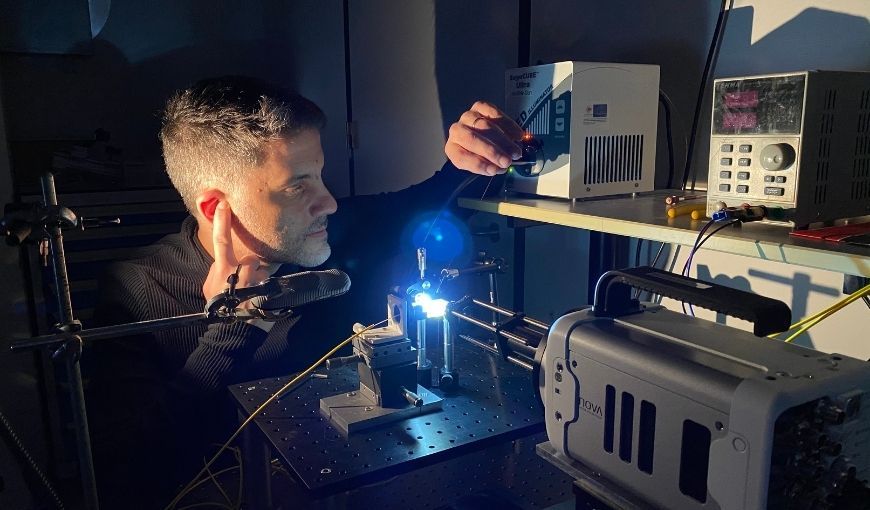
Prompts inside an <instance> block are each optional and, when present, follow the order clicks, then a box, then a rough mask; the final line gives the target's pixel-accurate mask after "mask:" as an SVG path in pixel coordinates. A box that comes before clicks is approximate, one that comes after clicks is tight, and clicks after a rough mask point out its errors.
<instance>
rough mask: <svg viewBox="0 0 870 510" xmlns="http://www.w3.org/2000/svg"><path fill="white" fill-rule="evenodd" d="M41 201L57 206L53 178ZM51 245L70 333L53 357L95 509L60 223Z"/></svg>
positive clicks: (63, 322)
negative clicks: (63, 379) (64, 380)
mask: <svg viewBox="0 0 870 510" xmlns="http://www.w3.org/2000/svg"><path fill="white" fill-rule="evenodd" d="M40 183H41V185H42V198H43V202H44V205H45V207H47V208H49V207H56V206H57V193H56V191H55V188H54V175H52V174H51V173H46V174H45V175H43V176H42V178H41V180H40ZM48 234H49V236H50V237H49V242H50V243H51V256H52V258H51V262H52V268H53V270H54V284H55V289H56V292H57V301H58V309H59V310H58V312H59V318H60V323H59V324H58V325H57V326H56V329H57V330H58V332H63V333H68V334H71V336H69V337H68V338H67V339H66V340H65V341H64V342H63V344H62V345H61V346H60V348H58V349H57V350H56V351H55V352H54V354H53V355H52V356H53V357H54V358H57V357H60V356H62V357H63V359H64V365H65V367H66V372H67V377H68V379H69V385H70V388H69V392H70V408H71V410H72V414H73V424H74V425H75V433H76V449H77V451H78V457H79V471H80V477H81V484H82V491H83V494H84V503H85V506H86V507H87V508H93V509H98V508H99V506H100V504H99V498H98V497H97V480H96V476H95V473H94V459H93V456H92V455H91V436H90V434H89V432H88V415H87V411H86V410H85V394H84V390H83V386H82V373H81V370H80V367H79V358H80V356H81V352H82V339H81V338H80V337H78V336H76V335H75V333H76V332H77V331H79V330H81V323H80V322H79V321H77V320H75V318H74V317H73V311H72V300H71V298H70V291H69V277H68V275H67V272H66V257H65V255H64V250H63V231H62V229H61V227H60V225H59V224H57V223H55V224H54V225H52V226H50V227H49V228H48Z"/></svg>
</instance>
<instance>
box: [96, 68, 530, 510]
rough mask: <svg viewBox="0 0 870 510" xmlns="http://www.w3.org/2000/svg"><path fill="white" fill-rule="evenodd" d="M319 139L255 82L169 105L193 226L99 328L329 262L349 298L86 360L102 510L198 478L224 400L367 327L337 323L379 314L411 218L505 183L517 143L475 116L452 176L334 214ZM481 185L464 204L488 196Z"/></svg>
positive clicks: (157, 499) (128, 287)
mask: <svg viewBox="0 0 870 510" xmlns="http://www.w3.org/2000/svg"><path fill="white" fill-rule="evenodd" d="M323 124H324V116H323V113H322V112H321V111H320V109H319V108H318V107H317V106H316V105H314V104H313V103H311V102H310V101H308V100H307V99H305V98H302V97H301V96H298V95H296V94H293V93H290V92H287V91H284V90H282V89H280V88H278V87H275V86H272V85H269V84H266V83H263V82H260V81H258V80H255V79H251V78H241V77H226V78H218V79H212V80H206V81H202V82H200V83H198V84H196V85H194V86H193V87H191V88H189V89H186V90H183V91H181V92H178V93H177V94H176V95H175V96H174V97H172V98H171V99H170V100H169V102H168V104H167V106H166V110H165V113H164V117H163V127H162V129H161V132H160V139H161V141H162V144H163V154H164V159H165V162H166V170H167V173H168V174H169V177H170V179H171V180H172V183H173V185H174V186H175V187H176V189H177V190H178V192H179V193H180V195H181V197H182V199H183V200H184V203H185V205H186V206H187V208H188V209H189V211H190V213H191V216H190V217H189V218H188V219H187V220H185V222H184V223H183V225H182V229H181V232H180V233H179V234H174V235H171V236H168V237H166V238H164V239H163V240H161V241H160V242H158V243H157V244H156V245H155V246H153V247H151V248H150V249H149V251H148V254H147V255H145V256H142V257H140V258H136V259H134V260H131V261H128V262H124V263H120V264H116V265H115V266H113V267H112V268H111V270H110V271H109V272H108V275H107V277H106V278H105V281H104V283H103V285H104V286H103V302H102V304H101V306H100V307H99V309H98V319H99V320H100V322H101V323H103V324H109V323H121V322H130V321H141V320H149V319H157V318H161V317H168V316H176V315H182V314H190V313H197V312H200V311H202V309H203V306H204V304H205V301H206V300H207V299H208V298H210V297H213V296H215V295H217V294H219V293H220V292H222V291H223V290H224V289H225V287H226V285H227V283H226V282H227V277H228V276H229V275H230V274H232V273H234V272H235V271H236V270H237V268H240V269H239V273H238V275H239V281H238V287H240V288H241V287H246V286H250V285H254V284H256V283H258V282H260V281H262V280H263V279H265V278H266V277H269V276H270V275H274V274H290V273H293V272H296V271H299V270H301V269H302V268H310V267H316V266H320V265H322V264H323V263H324V262H326V261H327V259H329V258H330V253H331V251H332V247H334V248H335V256H334V257H333V258H332V259H331V260H330V263H331V265H332V266H335V267H340V268H342V269H343V270H345V271H346V272H348V273H349V275H350V276H351V278H352V281H353V289H352V290H351V292H349V293H348V294H347V295H346V296H342V297H341V298H338V299H335V300H329V301H328V302H322V303H320V304H318V305H316V306H311V307H306V308H304V309H302V310H300V311H301V315H300V314H297V315H295V316H294V317H292V318H289V319H285V320H282V321H278V322H277V323H270V322H264V321H260V320H252V321H249V322H239V323H235V324H212V325H209V326H191V327H186V328H179V329H175V330H170V331H163V332H158V333H154V334H150V335H143V336H141V337H137V338H127V339H123V340H118V341H115V340H112V341H105V342H101V343H99V344H97V345H96V346H95V347H94V348H93V349H91V350H92V352H91V353H88V354H86V359H87V358H88V357H89V358H90V360H91V361H92V362H93V363H92V364H93V365H94V368H93V380H92V385H91V391H90V395H89V398H90V401H91V402H90V404H91V407H90V413H89V414H90V416H91V419H92V421H93V427H92V431H93V433H92V435H93V442H94V449H95V458H96V462H97V464H96V467H97V478H98V483H99V485H100V489H101V491H102V497H103V501H104V503H105V505H106V507H108V508H114V507H124V508H135V507H137V506H141V507H143V508H150V507H154V506H156V505H159V504H161V503H162V504H165V503H166V502H167V501H168V500H169V499H171V497H172V494H173V492H174V491H175V490H177V487H178V485H179V484H180V483H183V482H186V481H187V480H188V479H189V478H190V477H191V476H192V475H193V474H195V473H196V472H197V471H198V469H197V464H198V463H200V462H201V459H202V457H203V456H204V455H206V453H207V450H208V446H209V443H213V442H222V440H223V439H224V438H225V437H226V434H227V432H228V431H230V430H232V425H233V420H232V418H233V416H234V415H233V413H232V411H231V410H230V409H228V400H227V396H226V391H225V388H226V386H227V385H230V384H234V383H238V382H242V381H246V380H252V379H257V378H262V377H267V376H276V375H287V374H289V373H291V372H293V371H296V370H299V369H301V368H304V367H305V366H307V365H308V364H310V363H311V362H312V361H313V360H315V359H317V357H319V356H320V355H322V353H323V352H325V351H327V350H328V349H329V348H330V347H331V346H332V345H334V344H335V343H337V342H338V341H340V340H341V339H342V338H344V337H346V336H347V333H348V332H349V331H350V326H351V324H353V323H354V322H355V321H357V320H360V319H359V318H358V317H354V316H346V315H344V314H343V312H342V311H344V310H347V311H350V313H357V312H356V311H357V310H360V312H359V313H362V310H363V309H372V306H373V305H374V309H377V310H380V311H381V313H382V311H383V303H384V296H385V290H386V288H387V286H388V285H389V284H390V283H396V282H385V281H379V280H378V278H381V277H382V275H383V274H384V273H383V268H380V269H377V266H378V265H379V264H380V265H382V264H381V263H382V262H383V261H384V260H389V259H390V257H392V256H393V255H395V254H396V251H397V250H398V242H397V240H398V238H399V232H400V231H401V229H402V227H403V226H404V223H405V222H406V221H407V218H408V217H409V213H411V212H414V211H426V210H430V211H431V210H436V209H439V208H440V207H441V206H442V205H443V203H444V201H445V200H446V198H447V197H448V196H449V195H450V194H451V192H452V191H453V190H454V189H455V188H456V187H457V186H458V185H459V183H460V182H462V181H464V180H465V179H466V177H467V175H468V174H467V173H465V172H461V171H459V170H458V169H462V170H466V171H469V172H472V173H475V174H481V175H485V176H494V175H496V174H500V173H503V172H504V169H505V168H506V167H507V166H508V165H509V164H510V161H511V159H512V158H516V157H519V154H520V149H519V147H518V146H517V145H516V143H515V142H514V141H515V140H519V139H520V137H521V135H522V132H521V130H520V128H519V127H518V126H517V125H516V124H515V123H514V122H513V121H512V120H510V119H508V118H506V117H505V116H504V115H503V114H502V113H501V112H499V111H498V109H496V108H495V107H493V106H492V105H489V104H487V103H482V102H478V103H475V104H474V106H472V107H471V109H470V110H469V111H467V112H465V113H464V114H463V115H462V116H461V118H460V119H459V120H458V122H456V123H455V124H453V125H452V126H451V128H450V133H449V138H448V140H447V144H446V146H445V152H446V154H447V156H448V158H449V159H450V162H451V163H452V164H451V163H448V164H446V165H445V166H444V168H442V169H441V170H440V171H439V172H437V173H436V174H435V175H434V176H433V177H431V178H430V179H428V180H427V181H425V182H423V183H421V184H418V185H416V186H412V187H410V188H408V189H406V190H403V191H401V192H397V193H387V194H382V195H378V196H367V197H357V198H353V199H349V200H346V201H345V202H343V203H342V205H341V207H340V208H339V207H338V204H337V202H336V200H335V199H334V198H333V197H332V195H330V193H329V191H328V190H327V189H326V187H325V186H324V183H323V180H322V176H321V172H322V169H323V166H324V155H323V151H322V148H321V145H320V132H319V130H320V129H321V128H322V126H323ZM479 181H483V182H481V183H480V184H481V186H478V187H477V188H476V189H475V188H474V187H471V188H469V190H470V191H469V192H470V193H480V190H481V189H482V188H483V187H484V186H485V185H486V182H485V179H479ZM337 211H338V212H337ZM327 227H328V229H327ZM331 245H332V247H331ZM379 318H382V317H377V318H375V319H379ZM200 465H201V464H200Z"/></svg>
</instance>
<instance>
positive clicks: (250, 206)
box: [229, 129, 337, 267]
mask: <svg viewBox="0 0 870 510" xmlns="http://www.w3.org/2000/svg"><path fill="white" fill-rule="evenodd" d="M266 155H267V156H266V159H265V161H264V162H263V164H262V165H260V166H259V167H257V168H254V169H253V170H252V171H250V172H249V175H248V176H246V177H245V178H243V179H242V181H241V182H242V184H241V185H240V187H239V189H237V190H230V192H229V193H230V196H231V197H232V202H231V207H232V209H233V213H234V214H235V215H236V217H237V218H238V220H239V221H238V223H236V224H235V225H234V226H235V229H234V230H235V233H236V235H237V237H238V238H239V241H241V242H242V243H244V244H245V246H247V247H248V248H249V249H250V250H251V251H252V252H254V253H255V254H256V255H258V256H259V257H260V258H262V259H264V260H265V261H267V262H281V263H292V264H298V265H300V266H303V267H313V266H318V265H320V264H322V263H324V262H325V261H326V259H327V258H329V254H330V248H329V243H328V242H327V233H326V217H327V216H328V215H330V214H332V213H334V212H335V211H336V208H337V204H336V202H335V199H334V198H333V197H332V195H330V193H329V191H328V190H327V189H326V186H324V184H323V180H322V179H321V172H322V170H323V149H322V148H321V146H320V133H319V132H318V131H317V130H315V129H306V130H304V131H302V132H300V133H298V134H295V135H293V136H291V137H284V138H282V139H280V140H275V141H273V142H270V143H269V144H268V145H267V146H266ZM239 223H240V224H239Z"/></svg>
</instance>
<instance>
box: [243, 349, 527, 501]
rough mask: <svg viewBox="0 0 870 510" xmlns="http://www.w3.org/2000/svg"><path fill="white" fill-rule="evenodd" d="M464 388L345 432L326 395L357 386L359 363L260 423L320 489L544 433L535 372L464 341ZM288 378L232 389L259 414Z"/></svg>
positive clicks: (281, 403) (311, 386)
mask: <svg viewBox="0 0 870 510" xmlns="http://www.w3.org/2000/svg"><path fill="white" fill-rule="evenodd" d="M455 352H456V354H455V356H456V358H455V359H456V361H457V367H458V369H459V372H460V378H459V381H460V389H459V390H458V391H457V392H455V393H452V394H451V393H447V394H445V393H443V392H440V391H438V390H437V389H433V392H434V393H436V394H438V395H439V396H441V397H442V398H444V402H443V409H442V410H440V411H435V412H432V413H428V414H423V415H420V416H415V417H413V418H409V419H406V420H402V421H398V422H394V423H392V424H388V425H383V426H380V427H377V428H374V429H371V430H364V431H360V432H358V433H356V434H351V435H350V436H349V437H344V436H343V435H342V434H341V433H340V432H339V430H338V429H337V428H335V427H333V426H332V425H331V424H330V422H329V420H328V419H326V418H325V417H324V416H323V415H321V413H320V403H319V401H320V398H322V397H328V396H332V395H335V394H339V393H346V392H348V391H354V390H356V389H357V388H358V385H359V383H358V381H359V380H358V377H357V373H356V369H355V368H353V367H343V368H341V369H338V370H332V371H328V372H327V371H325V370H321V371H320V372H321V373H326V374H328V375H329V378H328V379H311V380H310V381H309V382H308V383H307V384H306V385H304V386H302V387H300V388H299V389H298V390H296V391H293V392H291V393H290V394H288V395H285V396H283V397H281V398H280V399H278V400H277V401H275V402H273V403H272V404H270V405H269V406H268V407H267V408H266V409H265V410H264V411H263V412H262V413H261V415H260V417H258V418H257V419H255V420H254V423H253V424H252V425H251V426H257V427H258V428H259V430H260V431H261V432H262V434H263V435H264V436H265V438H266V441H267V442H268V443H269V444H270V445H271V446H272V447H273V449H274V450H275V452H277V454H278V457H279V458H280V459H281V460H282V461H283V462H284V464H285V465H286V466H288V467H289V468H290V469H291V470H292V471H293V472H294V473H295V475H296V476H297V477H298V478H299V479H300V480H301V481H302V482H303V484H304V485H305V486H306V488H307V489H308V490H310V491H312V493H314V494H318V495H328V494H332V493H335V492H338V491H341V490H347V489H349V488H353V487H357V486H359V485H362V484H367V483H372V482H375V481H378V480H382V479H386V478H387V477H390V476H394V475H396V474H400V473H404V472H407V471H409V470H411V469H416V468H417V467H421V466H424V465H429V464H432V463H435V462H440V461H443V460H446V459H449V458H452V457H455V456H458V455H463V454H465V453H468V452H470V451H474V450H476V449H479V448H483V447H486V446H487V445H492V444H493V443H501V442H504V441H510V440H513V439H516V438H519V437H523V436H527V435H530V434H534V433H536V432H540V431H541V430H543V419H544V415H543V410H542V408H541V406H540V404H539V403H538V401H537V399H536V397H535V395H534V392H533V387H532V383H531V376H530V372H528V371H525V370H523V369H521V368H519V367H516V366H514V365H512V364H510V363H508V362H505V361H503V360H502V359H501V358H499V357H497V356H494V355H492V354H490V353H487V352H485V351H483V350H482V349H479V348H476V347H473V346H471V345H469V344H466V343H465V342H460V343H459V344H457V345H456V351H455ZM288 380H289V378H288V377H280V378H270V379H262V380H258V381H252V382H248V383H243V384H239V385H235V386H233V387H231V388H230V392H231V394H232V395H233V397H234V399H235V400H236V402H237V403H238V405H239V406H240V408H241V410H242V411H243V412H245V413H251V412H253V411H254V410H255V409H256V408H257V407H258V406H259V405H260V404H261V403H262V402H264V401H265V400H266V399H267V398H269V397H270V396H271V395H272V394H273V393H274V392H275V391H276V390H278V389H279V388H280V387H281V386H283V385H284V384H286V383H287V381H288Z"/></svg>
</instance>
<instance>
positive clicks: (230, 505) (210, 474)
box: [202, 457, 234, 508]
mask: <svg viewBox="0 0 870 510" xmlns="http://www.w3.org/2000/svg"><path fill="white" fill-rule="evenodd" d="M202 461H203V462H205V457H203V458H202ZM205 472H206V473H208V477H209V479H210V480H211V481H212V482H214V485H215V487H217V489H218V492H220V493H221V496H223V497H224V499H225V500H226V501H227V503H228V506H229V507H230V508H234V507H233V502H232V500H230V497H229V495H228V494H227V491H225V490H224V487H223V485H221V484H220V482H218V479H217V478H216V477H215V475H214V474H213V473H212V472H211V468H209V466H206V467H205Z"/></svg>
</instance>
